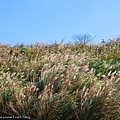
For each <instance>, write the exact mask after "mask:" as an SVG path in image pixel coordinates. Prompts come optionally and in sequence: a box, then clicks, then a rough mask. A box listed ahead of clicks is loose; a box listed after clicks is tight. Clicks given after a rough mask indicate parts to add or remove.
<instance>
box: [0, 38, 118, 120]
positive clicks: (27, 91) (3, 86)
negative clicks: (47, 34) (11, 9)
mask: <svg viewBox="0 0 120 120" xmlns="http://www.w3.org/2000/svg"><path fill="white" fill-rule="evenodd" d="M0 116H8V117H9V116H14V117H15V116H28V117H29V118H30V119H31V120H120V38H117V39H115V40H112V41H110V42H108V43H105V44H98V45H86V44H83V43H75V44H72V43H68V44H57V43H55V44H52V45H44V44H40V43H36V44H34V45H29V46H26V45H24V44H21V45H16V46H10V45H4V44H0Z"/></svg>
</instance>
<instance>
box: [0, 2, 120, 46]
mask: <svg viewBox="0 0 120 120" xmlns="http://www.w3.org/2000/svg"><path fill="white" fill-rule="evenodd" d="M84 33H88V34H90V35H91V36H93V37H94V36H96V37H95V39H94V42H101V40H102V39H105V40H106V39H109V38H111V39H112V38H114V37H117V36H119V35H120V0H0V43H11V44H12V45H15V44H17V43H25V44H31V43H34V42H45V43H54V42H55V41H58V42H60V41H62V39H64V42H69V41H73V40H72V36H73V35H74V34H84Z"/></svg>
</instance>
